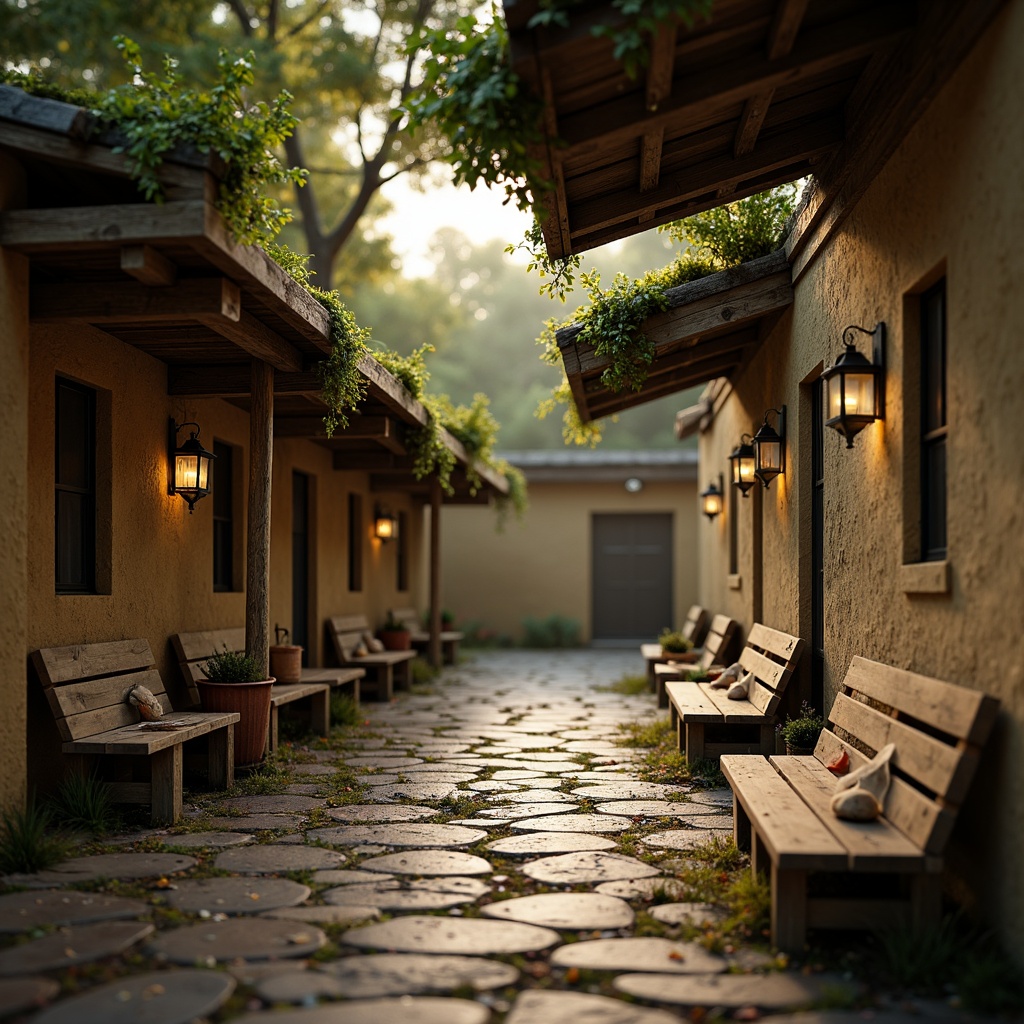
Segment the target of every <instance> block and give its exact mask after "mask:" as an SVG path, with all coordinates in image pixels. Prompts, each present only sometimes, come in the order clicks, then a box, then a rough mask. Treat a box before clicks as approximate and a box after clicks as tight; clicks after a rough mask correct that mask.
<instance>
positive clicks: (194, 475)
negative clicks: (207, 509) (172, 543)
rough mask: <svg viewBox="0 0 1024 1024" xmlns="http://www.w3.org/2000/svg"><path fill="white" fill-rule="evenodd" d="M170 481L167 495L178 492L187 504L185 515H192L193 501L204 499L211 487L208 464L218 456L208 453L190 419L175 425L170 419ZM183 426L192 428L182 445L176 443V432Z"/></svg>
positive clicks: (183, 427)
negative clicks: (186, 513)
mask: <svg viewBox="0 0 1024 1024" xmlns="http://www.w3.org/2000/svg"><path fill="white" fill-rule="evenodd" d="M170 427H171V429H170V432H169V433H170V444H169V445H168V447H169V449H170V463H171V473H170V480H169V481H168V484H167V493H168V494H180V495H181V497H182V498H183V499H184V500H185V503H186V504H187V505H188V514H189V515H192V512H193V510H194V509H195V507H196V502H197V501H199V499H200V498H205V497H206V496H207V495H208V494H209V493H210V490H211V487H210V485H211V483H212V480H211V477H210V463H211V462H212V461H213V460H214V459H215V458H216V457H217V456H216V455H214V454H213V452H208V451H207V450H206V449H205V448H204V447H203V446H202V444H201V443H200V441H199V424H198V423H193V422H192V421H191V420H190V421H188V422H186V423H181V424H176V423H175V422H174V420H171V421H170ZM185 427H195V428H196V429H195V430H192V431H189V434H190V437H189V439H188V440H187V441H185V443H184V444H181V445H179V444H178V434H180V433H181V431H182V430H184V429H185Z"/></svg>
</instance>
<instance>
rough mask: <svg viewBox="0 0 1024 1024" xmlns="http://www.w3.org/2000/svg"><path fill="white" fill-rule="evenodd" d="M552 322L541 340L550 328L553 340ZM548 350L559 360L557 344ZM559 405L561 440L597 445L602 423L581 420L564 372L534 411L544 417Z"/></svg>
mask: <svg viewBox="0 0 1024 1024" xmlns="http://www.w3.org/2000/svg"><path fill="white" fill-rule="evenodd" d="M553 323H554V322H553V321H549V322H548V324H547V326H546V327H545V328H544V330H545V334H542V335H541V341H544V339H545V335H546V334H547V332H548V331H549V330H550V331H551V338H552V342H553V339H554V330H555V328H554V326H553ZM548 351H549V352H550V351H553V352H554V355H555V357H556V358H558V359H559V360H560V359H561V357H560V356H559V355H558V346H557V344H556V345H555V346H554V349H553V350H551V349H549V350H548ZM541 358H543V359H544V360H545V362H550V360H549V359H548V358H547V356H542V357H541ZM559 405H561V406H564V408H563V410H562V440H563V441H564V442H565V443H566V444H575V445H581V446H582V445H588V446H589V447H591V448H595V447H597V445H598V444H599V443H600V442H601V438H602V437H603V436H604V430H603V425H602V423H601V422H595V421H594V420H591V421H590V422H589V423H584V422H583V418H582V417H581V416H580V411H579V409H577V408H576V401H575V399H574V398H573V397H572V388H571V387H570V386H569V380H568V378H567V377H566V376H565V373H564V372H563V374H562V383H561V384H559V385H557V386H556V387H554V388H552V389H551V394H550V395H549V396H548V397H547V398H542V399H541V400H540V402H538V403H537V411H536V413H535V415H536V417H537V419H539V420H543V419H546V418H547V417H548V416H549V415H550V414H551V413H553V412H554V411H555V409H556V408H557V407H558V406H559ZM615 419H616V417H614V416H613V417H612V420H613V422H614V420H615Z"/></svg>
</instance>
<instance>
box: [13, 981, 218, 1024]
mask: <svg viewBox="0 0 1024 1024" xmlns="http://www.w3.org/2000/svg"><path fill="white" fill-rule="evenodd" d="M234 990H235V979H234V978H232V977H231V976H230V975H228V974H223V973H221V972H219V971H201V970H183V971H146V973H144V974H135V975H132V976H130V977H125V978H119V979H118V980H117V981H112V982H110V983H109V984H106V985H101V986H100V987H99V988H94V989H91V990H90V991H88V992H83V993H82V994H81V995H77V996H72V997H71V998H70V999H64V1000H62V1001H61V1002H59V1003H57V1004H56V1005H55V1006H51V1007H50V1008H49V1009H48V1010H44V1011H43V1012H42V1013H41V1014H39V1016H38V1017H35V1018H34V1019H33V1024H90V1022H92V1021H97V1022H98V1021H102V1022H103V1024H188V1022H189V1021H192V1020H196V1019H197V1018H201V1017H208V1016H210V1015H211V1014H213V1013H215V1012H216V1011H217V1010H219V1009H220V1007H221V1006H223V1005H224V1003H226V1002H227V1001H228V999H229V998H230V996H231V993H232V992H234Z"/></svg>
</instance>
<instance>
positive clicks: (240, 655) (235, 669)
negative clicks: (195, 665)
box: [199, 647, 266, 683]
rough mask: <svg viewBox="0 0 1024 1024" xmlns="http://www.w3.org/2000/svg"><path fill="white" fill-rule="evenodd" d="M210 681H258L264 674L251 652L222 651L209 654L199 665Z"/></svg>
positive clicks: (225, 649) (262, 678) (264, 677)
mask: <svg viewBox="0 0 1024 1024" xmlns="http://www.w3.org/2000/svg"><path fill="white" fill-rule="evenodd" d="M199 667H200V668H201V669H202V671H203V675H205V676H206V678H207V679H209V680H210V682H211V683H259V682H262V681H263V680H264V679H266V675H265V673H264V672H263V670H262V669H261V668H260V666H259V664H258V662H257V661H256V659H255V658H254V657H253V656H252V655H251V654H246V653H245V652H244V651H229V650H228V649H227V648H226V647H225V648H224V650H223V651H218V652H217V653H216V654H212V655H210V657H209V659H208V660H207V661H204V662H203V664H202V665H200V666H199Z"/></svg>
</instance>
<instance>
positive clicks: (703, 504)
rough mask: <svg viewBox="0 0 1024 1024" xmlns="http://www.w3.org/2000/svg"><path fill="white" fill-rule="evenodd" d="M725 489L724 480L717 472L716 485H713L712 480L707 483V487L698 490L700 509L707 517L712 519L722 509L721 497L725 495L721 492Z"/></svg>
mask: <svg viewBox="0 0 1024 1024" xmlns="http://www.w3.org/2000/svg"><path fill="white" fill-rule="evenodd" d="M724 490H725V481H724V480H723V478H722V474H721V473H719V474H718V485H717V486H716V485H715V482H714V480H712V481H711V483H709V484H708V486H707V489H706V490H703V491H701V492H700V510H701V512H703V513H704V515H706V516H707V517H708V519H714V518H715V516H717V515H719V514H720V513H721V511H722V499H723V498H724V497H725V495H724V494H723V492H724Z"/></svg>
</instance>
